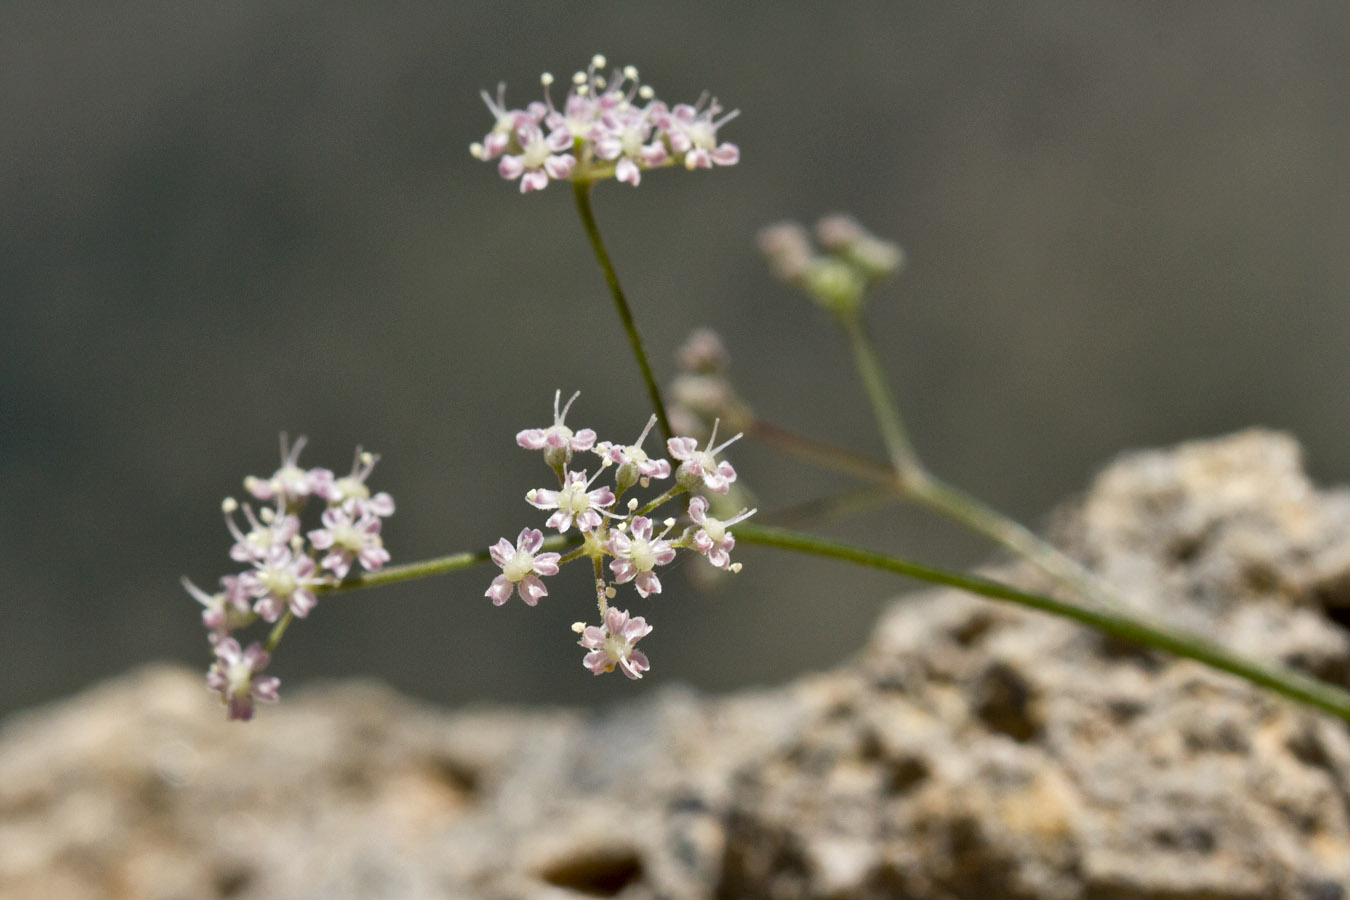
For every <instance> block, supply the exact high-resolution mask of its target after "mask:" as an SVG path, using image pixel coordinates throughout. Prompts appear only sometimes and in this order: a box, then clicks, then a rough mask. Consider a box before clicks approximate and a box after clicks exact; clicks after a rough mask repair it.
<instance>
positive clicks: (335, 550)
mask: <svg viewBox="0 0 1350 900" xmlns="http://www.w3.org/2000/svg"><path fill="white" fill-rule="evenodd" d="M322 521H323V528H320V529H317V530H315V531H311V532H310V533H309V542H310V544H312V545H313V547H314V549H315V550H328V551H329V553H328V555H326V556H325V557H324V558H323V560H322V562H321V563H320V564H321V565H322V566H323V567H324V568H325V569H327V570H328V571H330V572H332V573H333V574H334V575H336V576H337V577H338V578H346V577H347V572H348V571H349V570H350V569H351V567H352V562H353V561H355V560H360V561H361V568H363V569H365V570H366V571H367V572H376V571H378V570H379V569H380V568H382V567H383V566H384V564H385V563H387V562H389V551H388V550H386V549H384V541H383V540H382V539H381V538H380V526H381V522H380V517H379V516H377V515H375V514H374V513H372V512H370V511H369V510H368V509H365V508H363V507H362V506H361V505H360V504H359V502H358V501H357V500H356V499H351V500H347V501H346V502H344V503H343V504H342V505H341V506H330V507H328V508H327V509H326V510H324V512H323V520H322Z"/></svg>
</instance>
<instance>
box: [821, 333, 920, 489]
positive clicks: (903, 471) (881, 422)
mask: <svg viewBox="0 0 1350 900" xmlns="http://www.w3.org/2000/svg"><path fill="white" fill-rule="evenodd" d="M836 318H837V319H838V320H839V324H840V326H841V327H842V328H843V329H844V335H845V336H846V337H847V338H848V348H849V350H850V351H851V352H852V353H853V365H854V366H855V367H856V368H857V370H858V378H859V379H861V380H862V383H863V390H864V391H866V392H867V400H868V402H869V403H871V404H872V415H873V416H874V417H875V418H876V420H877V427H878V428H880V429H881V439H882V441H883V442H885V444H886V454H887V455H888V456H889V457H890V460H891V465H892V466H894V467H895V473H896V475H897V476H899V478H900V482H901V484H904V482H905V481H906V480H907V479H909V478H910V477H913V476H914V475H915V474H916V473H921V472H922V471H923V465H922V464H921V463H920V462H919V455H918V454H917V453H915V452H914V445H913V444H912V443H910V440H909V434H908V432H906V430H905V423H904V422H903V421H901V419H900V406H899V405H898V404H897V403H896V402H895V397H894V395H892V394H891V389H890V386H889V385H888V384H887V383H886V376H885V375H884V374H883V373H882V371H881V365H880V364H879V363H878V362H877V354H876V351H875V350H873V349H872V342H871V341H870V340H868V339H867V333H866V332H865V331H864V330H863V327H862V317H861V316H860V315H858V314H857V313H851V314H850V313H845V314H843V315H840V316H837V317H836Z"/></svg>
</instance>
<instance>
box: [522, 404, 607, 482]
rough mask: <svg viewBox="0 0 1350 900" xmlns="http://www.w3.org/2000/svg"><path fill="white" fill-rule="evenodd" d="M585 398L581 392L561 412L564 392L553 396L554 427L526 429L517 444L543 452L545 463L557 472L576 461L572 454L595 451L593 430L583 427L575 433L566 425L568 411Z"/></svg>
mask: <svg viewBox="0 0 1350 900" xmlns="http://www.w3.org/2000/svg"><path fill="white" fill-rule="evenodd" d="M580 396H581V392H580V391H577V392H576V393H575V394H573V395H572V396H571V397H569V398H568V400H567V405H566V406H564V407H563V408H562V412H559V411H558V402H559V401H560V400H561V399H562V391H561V390H558V391H554V393H553V424H552V425H550V426H549V427H547V428H526V429H525V430H524V431H521V432H518V433H517V434H516V443H517V444H519V445H520V446H522V447H524V448H525V449H526V450H543V451H544V462H546V463H548V465H549V466H550V467H551V468H553V469H554V470H555V471H558V472H561V470H562V468H563V467H564V466H566V465H567V463H568V462H569V461H570V460H571V459H572V453H573V452H577V453H584V452H585V451H587V450H589V449H591V447H592V446H594V444H595V432H594V431H592V430H591V429H589V428H583V429H581V430H580V431H577V432H573V431H572V429H570V428H568V427H567V426H566V425H565V424H563V420H564V419H566V418H567V411H568V410H569V409H571V408H572V403H573V402H574V401H575V400H576V399H577V397H580Z"/></svg>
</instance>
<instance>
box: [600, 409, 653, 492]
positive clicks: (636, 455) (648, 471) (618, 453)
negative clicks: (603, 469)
mask: <svg viewBox="0 0 1350 900" xmlns="http://www.w3.org/2000/svg"><path fill="white" fill-rule="evenodd" d="M655 424H656V416H654V415H653V416H652V417H651V418H650V419H648V420H647V427H646V428H644V429H642V434H640V435H638V439H637V441H636V442H634V443H632V444H629V445H627V446H621V445H619V444H611V443H610V442H609V441H604V442H603V443H600V444H598V445H596V448H595V452H596V453H598V454H599V455H600V456H601V457H602V458H603V459H607V460H609V461H610V462H611V463H613V464H614V465H616V466H618V469H617V470H616V472H615V475H614V481H615V483H616V484H617V485H618V486H619V487H620V488H621V489H623V490H627V489H628V488H629V487H631V486H632V485H633V484H635V483H636V482H637V481H638V480H639V479H641V481H642V486H643V487H646V486H647V482H648V480H649V479H652V478H669V477H670V463H669V462H667V461H666V460H664V459H652V458H651V457H650V456H648V455H647V451H645V450H643V449H642V442H643V441H645V440H646V439H647V435H648V434H650V433H651V430H652V426H654V425H655Z"/></svg>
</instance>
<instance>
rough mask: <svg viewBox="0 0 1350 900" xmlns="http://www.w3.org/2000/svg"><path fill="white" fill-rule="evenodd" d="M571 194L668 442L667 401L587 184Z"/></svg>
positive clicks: (574, 186)
mask: <svg viewBox="0 0 1350 900" xmlns="http://www.w3.org/2000/svg"><path fill="white" fill-rule="evenodd" d="M572 196H573V198H575V200H576V202H577V214H578V215H579V216H581V227H582V228H584V229H585V230H586V237H587V239H588V240H589V241H590V243H591V251H592V252H593V253H594V254H595V261H596V263H598V264H599V266H600V271H601V272H602V273H603V274H604V276H605V284H606V285H607V286H608V287H609V295H610V296H611V297H613V298H614V310H615V312H617V313H618V314H619V322H620V323H621V324H622V325H623V330H624V334H626V335H627V336H628V346H629V347H630V348H632V350H633V357H634V358H635V359H636V360H637V364H638V370H639V371H640V372H641V373H642V383H643V384H644V385H645V386H646V388H647V399H648V401H650V402H651V405H652V412H653V413H655V414H656V424H657V427H658V428H660V429H661V438H662V440H666V441H668V440H670V439H671V438H673V437H675V432H674V431H673V430H672V429H671V427H670V419H669V418H667V416H666V403H665V401H664V400H662V399H661V389H660V388H659V387H658V386H657V384H656V376H655V375H653V374H652V366H651V363H650V362H649V361H648V360H647V350H646V348H645V347H644V346H643V343H642V335H641V334H639V333H638V329H637V323H636V322H635V321H634V320H633V310H632V309H630V308H629V306H628V298H627V297H625V296H624V293H623V288H622V287H620V286H619V274H618V273H617V272H616V271H614V263H613V262H612V261H611V260H610V258H609V251H608V250H606V249H605V241H604V239H603V238H601V237H600V227H599V226H598V225H596V224H595V213H594V212H592V211H591V185H590V183H589V182H582V181H577V182H574V183H573V184H572Z"/></svg>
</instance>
